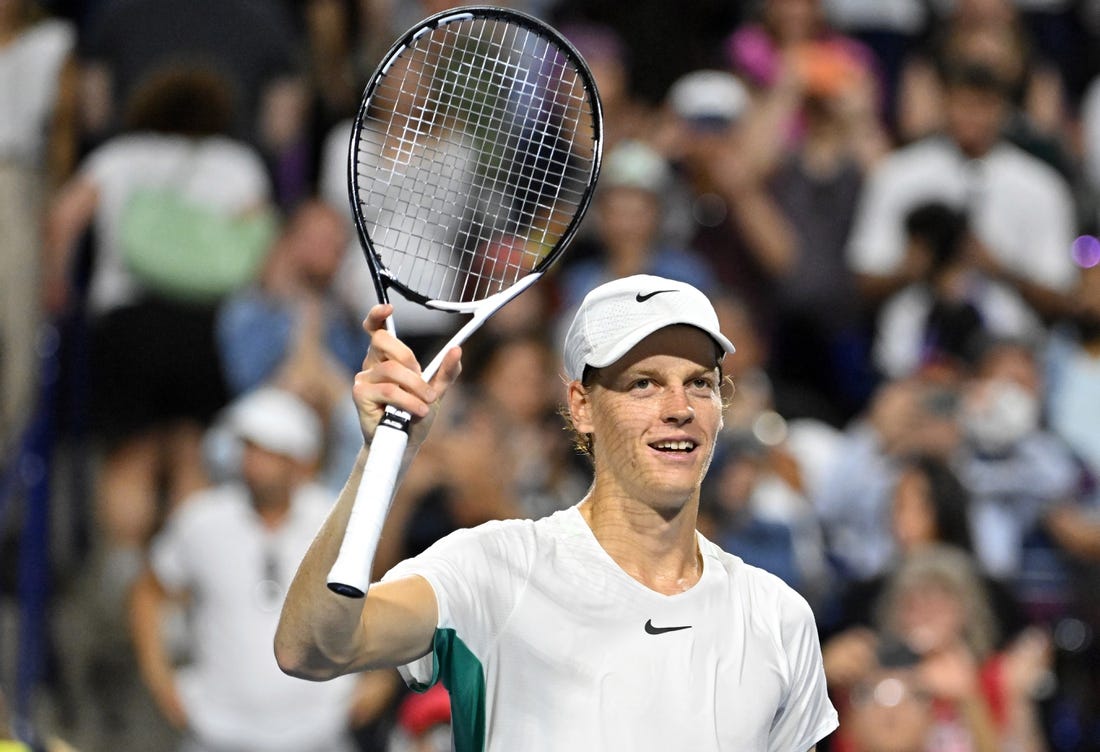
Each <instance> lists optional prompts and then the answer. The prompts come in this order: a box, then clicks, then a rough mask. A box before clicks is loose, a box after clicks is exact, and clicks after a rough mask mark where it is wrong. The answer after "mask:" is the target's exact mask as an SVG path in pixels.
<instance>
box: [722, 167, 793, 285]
mask: <svg viewBox="0 0 1100 752" xmlns="http://www.w3.org/2000/svg"><path fill="white" fill-rule="evenodd" d="M730 203H731V206H732V208H733V212H734V214H735V215H736V218H737V224H738V226H740V228H741V231H742V233H743V234H744V236H745V241H746V244H747V246H748V248H749V250H750V252H751V253H752V254H753V255H754V256H755V257H756V260H757V261H758V262H759V263H760V265H761V266H762V267H763V268H764V269H765V270H766V271H767V273H768V274H769V275H771V276H772V277H782V276H784V275H786V274H787V273H788V272H790V270H791V269H792V268H793V266H794V260H795V257H794V254H795V240H794V233H793V232H792V231H791V228H790V225H789V223H788V222H787V219H786V217H785V216H783V214H782V212H781V211H780V210H779V208H778V207H777V206H776V205H775V202H774V201H772V199H771V197H770V196H769V195H768V194H767V192H766V191H765V190H764V188H763V187H762V186H747V187H744V188H742V189H740V190H738V191H737V192H736V195H734V196H733V197H732V201H731V202H730Z"/></svg>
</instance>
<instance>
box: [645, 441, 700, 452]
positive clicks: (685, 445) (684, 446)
mask: <svg viewBox="0 0 1100 752" xmlns="http://www.w3.org/2000/svg"><path fill="white" fill-rule="evenodd" d="M653 447H654V448H655V449H665V450H668V451H673V452H690V451H691V450H692V449H694V448H695V442H693V441H659V442H657V443H656V444H654V445H653Z"/></svg>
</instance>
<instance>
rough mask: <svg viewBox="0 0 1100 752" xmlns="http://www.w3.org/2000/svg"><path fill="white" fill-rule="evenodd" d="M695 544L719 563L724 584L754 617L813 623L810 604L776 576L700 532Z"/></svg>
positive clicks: (793, 623) (787, 623)
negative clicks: (745, 605) (724, 580)
mask: <svg viewBox="0 0 1100 752" xmlns="http://www.w3.org/2000/svg"><path fill="white" fill-rule="evenodd" d="M699 546H700V550H701V551H702V552H703V556H705V557H711V558H712V559H713V560H714V561H715V562H716V563H717V564H718V565H719V566H721V568H722V569H723V571H724V572H725V576H726V581H727V586H728V587H729V588H730V589H731V590H733V591H735V592H736V593H737V594H739V595H740V596H741V597H742V598H744V599H746V600H747V601H748V603H749V607H750V608H751V609H752V610H753V615H754V617H759V618H763V619H767V620H771V621H776V620H777V621H778V623H779V624H780V625H784V626H786V625H791V626H796V625H801V624H805V623H807V622H808V623H809V624H813V623H814V615H813V610H812V609H811V608H810V604H809V603H808V602H807V601H806V599H805V598H803V597H802V595H801V594H799V593H798V591H796V590H795V589H794V588H792V587H791V586H790V585H788V584H787V583H786V582H784V581H783V580H782V579H781V578H779V577H778V576H777V575H774V574H772V573H771V572H768V571H766V570H764V569H761V568H760V567H756V566H753V565H752V564H747V563H745V561H744V560H742V559H741V557H739V556H735V555H734V554H731V553H729V552H728V551H725V550H723V549H722V548H721V547H720V546H718V545H717V544H715V543H712V542H711V541H709V540H707V539H706V538H704V537H703V536H702V535H700V536H699Z"/></svg>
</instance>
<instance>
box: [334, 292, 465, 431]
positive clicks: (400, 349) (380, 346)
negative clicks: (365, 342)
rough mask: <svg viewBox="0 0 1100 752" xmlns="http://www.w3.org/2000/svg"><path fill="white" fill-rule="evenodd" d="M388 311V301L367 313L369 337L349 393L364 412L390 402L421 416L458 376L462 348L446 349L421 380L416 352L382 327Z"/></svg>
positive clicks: (389, 306)
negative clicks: (436, 367) (427, 377)
mask: <svg viewBox="0 0 1100 752" xmlns="http://www.w3.org/2000/svg"><path fill="white" fill-rule="evenodd" d="M392 314H393V306H392V305H390V304H380V305H376V306H374V307H372V308H371V309H370V311H369V312H368V313H367V318H366V320H365V321H364V322H363V329H364V331H366V332H367V334H369V335H370V337H371V343H370V349H369V350H368V352H367V355H366V357H365V358H364V359H363V369H362V371H360V372H359V374H358V375H357V376H356V377H355V385H354V388H353V394H354V396H355V400H356V402H357V403H358V405H359V408H360V411H361V412H363V413H365V414H367V415H374V414H376V413H378V412H380V410H381V408H382V407H383V406H385V405H392V406H393V407H396V408H398V409H401V410H404V411H405V412H407V413H409V414H411V415H414V416H418V417H424V416H426V415H427V414H428V413H429V412H430V411H431V408H432V405H433V404H434V403H435V402H436V401H437V400H438V399H440V398H441V397H442V396H443V394H444V393H445V392H446V391H447V389H448V388H449V387H450V386H451V384H453V383H454V381H455V379H457V378H458V375H459V373H460V372H461V370H462V367H461V364H460V358H461V355H462V352H461V350H460V349H459V348H457V347H456V348H452V349H451V350H450V351H449V352H447V354H446V355H445V356H444V359H443V362H442V363H441V365H440V368H439V370H438V371H437V372H436V374H435V375H434V377H433V378H432V380H431V382H430V383H428V382H425V381H424V375H423V371H422V370H421V368H420V364H419V362H418V361H417V359H416V355H415V354H414V353H413V351H412V350H411V349H409V347H408V346H407V345H405V343H404V342H402V341H401V340H399V339H398V338H397V337H396V336H394V334H393V333H392V332H391V331H390V330H389V329H387V328H386V322H387V320H388V319H389V317H390V316H391V315H392ZM371 422H373V421H371V420H368V423H371Z"/></svg>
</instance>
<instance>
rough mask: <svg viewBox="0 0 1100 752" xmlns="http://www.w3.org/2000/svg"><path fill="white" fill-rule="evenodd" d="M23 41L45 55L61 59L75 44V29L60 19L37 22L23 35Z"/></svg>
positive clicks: (69, 23)
mask: <svg viewBox="0 0 1100 752" xmlns="http://www.w3.org/2000/svg"><path fill="white" fill-rule="evenodd" d="M24 39H25V41H26V42H27V43H28V44H30V45H32V46H33V47H34V48H35V49H37V50H41V51H42V52H43V53H45V54H50V55H53V56H58V57H63V56H65V55H67V54H69V52H71V51H72V49H73V47H74V46H75V44H76V27H75V26H74V25H73V24H72V23H71V22H69V21H65V20H62V19H60V18H48V19H46V20H44V21H39V22H38V23H36V24H35V25H34V26H32V27H30V28H29V29H28V30H27V31H26V32H25V33H24Z"/></svg>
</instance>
